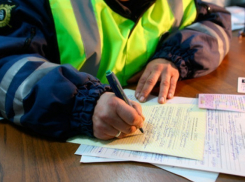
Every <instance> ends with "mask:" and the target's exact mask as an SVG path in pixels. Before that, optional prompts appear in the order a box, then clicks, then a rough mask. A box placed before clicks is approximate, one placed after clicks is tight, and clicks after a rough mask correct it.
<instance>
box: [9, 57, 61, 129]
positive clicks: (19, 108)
mask: <svg viewBox="0 0 245 182" xmlns="http://www.w3.org/2000/svg"><path fill="white" fill-rule="evenodd" d="M55 67H57V65H56V64H53V63H49V62H44V63H43V64H42V65H40V66H39V67H38V68H37V69H36V70H35V71H34V72H33V73H32V74H30V75H29V76H28V77H27V78H26V79H25V80H24V81H23V82H22V83H21V85H20V86H19V87H18V89H17V91H16V93H15V97H14V101H13V110H14V113H15V116H14V123H15V124H18V125H20V124H21V123H20V118H21V117H22V116H23V115H24V109H23V99H24V98H25V97H26V96H27V95H28V94H29V93H30V91H31V89H32V88H33V86H34V85H35V83H37V82H38V81H39V80H40V79H41V78H42V77H43V76H45V75H46V74H47V73H48V72H50V71H51V70H52V69H54V68H55Z"/></svg>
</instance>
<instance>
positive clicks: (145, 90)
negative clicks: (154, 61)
mask: <svg viewBox="0 0 245 182" xmlns="http://www.w3.org/2000/svg"><path fill="white" fill-rule="evenodd" d="M160 74H161V73H160V72H159V71H157V70H151V69H146V70H145V71H144V73H143V75H142V76H141V78H140V80H139V82H138V85H137V87H136V90H135V97H136V98H137V99H138V100H139V101H140V102H145V101H146V99H147V97H148V96H149V94H150V93H151V91H152V89H153V87H154V86H155V85H156V83H157V81H158V79H159V76H160Z"/></svg>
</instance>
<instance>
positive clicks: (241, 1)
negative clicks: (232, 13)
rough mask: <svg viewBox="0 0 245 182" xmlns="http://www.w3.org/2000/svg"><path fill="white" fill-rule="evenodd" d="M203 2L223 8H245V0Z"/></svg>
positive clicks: (211, 0)
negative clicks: (237, 6)
mask: <svg viewBox="0 0 245 182" xmlns="http://www.w3.org/2000/svg"><path fill="white" fill-rule="evenodd" d="M203 1H206V2H210V3H214V4H217V5H219V6H222V7H225V6H234V5H243V6H245V0H203Z"/></svg>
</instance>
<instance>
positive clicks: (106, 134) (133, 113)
mask: <svg viewBox="0 0 245 182" xmlns="http://www.w3.org/2000/svg"><path fill="white" fill-rule="evenodd" d="M131 103H132V105H133V107H132V106H130V105H128V104H127V103H126V102H125V101H124V100H122V99H120V98H118V97H117V96H115V94H114V93H112V92H105V93H104V94H102V95H101V97H100V98H99V100H98V101H97V104H96V106H95V109H94V114H93V118H92V120H93V131H94V136H95V137H96V138H99V139H102V140H108V139H112V138H115V137H117V138H123V137H124V136H126V135H128V134H132V133H134V132H135V131H136V130H137V129H138V128H142V126H143V122H144V117H143V116H142V110H141V106H140V104H139V103H137V102H134V101H131Z"/></svg>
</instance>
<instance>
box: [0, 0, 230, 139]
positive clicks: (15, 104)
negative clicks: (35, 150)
mask: <svg viewBox="0 0 245 182" xmlns="http://www.w3.org/2000/svg"><path fill="white" fill-rule="evenodd" d="M105 1H106V2H107V3H108V4H109V5H110V6H111V8H112V9H114V11H116V12H117V13H119V14H121V15H122V16H125V17H127V18H130V19H132V20H133V21H137V18H138V17H139V16H140V15H141V12H142V11H144V10H145V9H147V8H148V7H149V6H150V5H151V4H152V3H154V2H155V0H141V3H139V4H140V5H138V6H137V8H136V7H135V10H134V11H131V10H130V9H128V8H127V7H125V6H123V5H121V4H120V3H119V2H118V1H117V0H105ZM135 2H137V1H135ZM132 6H133V5H132ZM197 6H198V16H197V19H196V22H195V23H194V24H193V25H192V26H190V27H186V28H185V29H183V30H181V31H175V32H171V33H170V34H166V35H165V36H164V37H163V39H162V40H161V41H160V42H159V47H158V49H157V51H156V53H155V54H154V56H153V57H152V59H154V58H166V59H168V60H170V61H172V62H174V64H175V65H176V66H177V67H178V69H179V71H180V79H188V78H194V77H198V76H202V75H206V74H208V73H210V72H211V71H213V70H214V69H216V68H217V67H218V65H219V64H220V63H221V61H222V59H223V58H224V56H225V54H226V53H227V52H228V50H229V42H230V39H231V29H230V28H231V25H230V15H229V13H228V12H226V11H225V10H224V9H223V8H220V7H217V6H215V5H211V4H206V3H202V2H199V3H197ZM149 61H150V60H149ZM59 63H60V58H59V50H58V46H57V40H56V33H55V29H54V22H53V18H52V14H51V11H50V7H49V2H48V1H47V0H0V114H1V116H2V117H4V118H5V119H7V120H9V121H10V122H12V123H15V124H17V125H21V126H23V127H26V128H29V129H30V130H32V131H34V132H36V133H39V134H42V135H45V136H49V137H55V138H62V139H66V138H68V137H71V136H74V135H77V134H86V135H90V136H93V123H92V115H93V110H94V107H95V105H96V102H97V100H98V99H99V97H100V96H101V94H103V93H104V92H106V91H110V87H109V86H108V85H105V84H102V83H101V82H100V81H99V80H98V79H97V78H95V77H94V76H92V75H89V74H86V73H83V72H78V71H77V70H75V69H74V68H73V67H71V66H69V65H60V64H59Z"/></svg>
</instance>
